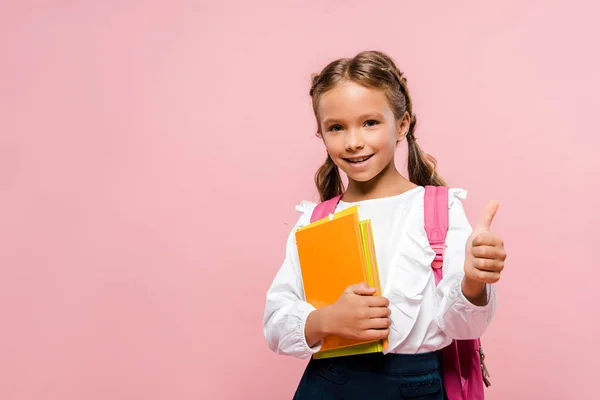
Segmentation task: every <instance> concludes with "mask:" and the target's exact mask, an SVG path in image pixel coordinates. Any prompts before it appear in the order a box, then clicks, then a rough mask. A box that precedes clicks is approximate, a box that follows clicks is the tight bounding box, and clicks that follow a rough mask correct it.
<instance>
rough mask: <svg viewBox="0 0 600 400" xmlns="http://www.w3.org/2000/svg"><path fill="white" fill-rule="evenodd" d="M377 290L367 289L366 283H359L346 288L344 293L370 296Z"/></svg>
mask: <svg viewBox="0 0 600 400" xmlns="http://www.w3.org/2000/svg"><path fill="white" fill-rule="evenodd" d="M376 291H377V289H375V288H372V287H369V286H368V285H367V284H366V283H364V282H360V283H357V284H355V285H352V286H348V288H347V289H346V291H345V292H346V293H348V294H358V295H371V294H373V293H375V292H376Z"/></svg>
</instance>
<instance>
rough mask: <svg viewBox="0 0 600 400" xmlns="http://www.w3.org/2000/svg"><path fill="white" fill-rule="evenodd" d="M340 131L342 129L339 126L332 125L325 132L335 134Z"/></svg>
mask: <svg viewBox="0 0 600 400" xmlns="http://www.w3.org/2000/svg"><path fill="white" fill-rule="evenodd" d="M342 129H343V128H342V126H341V125H340V124H334V125H331V126H330V127H329V129H327V130H328V131H329V132H337V131H341V130H342Z"/></svg>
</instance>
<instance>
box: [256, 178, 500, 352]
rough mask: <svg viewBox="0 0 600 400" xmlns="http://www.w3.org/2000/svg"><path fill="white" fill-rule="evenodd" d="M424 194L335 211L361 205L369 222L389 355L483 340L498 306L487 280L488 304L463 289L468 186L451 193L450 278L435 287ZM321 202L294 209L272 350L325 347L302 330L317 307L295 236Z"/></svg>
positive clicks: (271, 294) (273, 300) (272, 303)
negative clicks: (385, 303)
mask: <svg viewBox="0 0 600 400" xmlns="http://www.w3.org/2000/svg"><path fill="white" fill-rule="evenodd" d="M424 194H425V189H424V188H423V187H417V188H414V189H412V190H409V191H407V192H404V193H402V194H400V195H397V196H392V197H387V198H381V199H372V200H365V201H362V202H357V203H347V202H343V201H342V202H340V203H339V205H338V207H337V209H336V211H340V210H343V209H345V208H348V207H350V206H352V205H356V204H359V216H360V219H370V220H371V224H372V227H373V237H374V243H375V251H376V254H377V262H378V267H379V276H380V280H381V288H382V294H383V296H384V297H386V298H387V299H388V300H389V302H390V306H389V307H390V309H391V319H392V325H391V327H390V335H389V346H388V347H387V349H386V350H385V352H386V353H404V354H413V353H426V352H431V351H436V350H440V349H442V348H444V347H446V346H447V345H449V344H450V343H451V341H452V339H475V338H478V337H480V336H481V335H482V334H483V332H484V331H485V329H486V328H487V326H488V325H489V323H490V321H491V320H492V317H493V315H494V312H495V309H496V292H495V289H494V286H493V285H487V295H488V303H487V305H485V306H476V305H473V304H472V303H471V302H469V301H468V300H467V299H466V298H465V297H464V295H463V293H462V290H461V281H462V279H463V276H464V260H465V244H466V241H467V238H468V237H469V235H470V234H471V226H470V225H469V222H468V220H467V218H466V215H465V211H464V208H463V204H462V202H461V201H460V199H464V198H466V191H464V190H462V189H450V192H449V196H448V197H449V201H448V207H449V210H450V211H449V229H448V235H447V237H446V253H445V257H444V264H443V267H442V268H443V269H442V271H443V275H444V277H443V279H442V281H441V282H440V284H439V285H438V286H437V288H436V286H435V280H434V277H433V272H432V269H431V262H432V261H433V259H434V257H435V253H434V251H433V250H432V249H431V247H430V246H429V241H428V239H427V234H426V233H425V228H424ZM315 206H316V204H315V203H311V202H307V201H304V202H302V203H301V204H300V205H298V206H297V207H296V209H297V210H298V211H300V212H301V213H302V215H301V216H300V219H299V220H298V222H297V223H296V225H295V226H294V228H293V229H292V232H291V233H290V235H289V238H288V241H287V248H286V253H285V259H284V261H283V265H282V266H281V268H280V269H279V271H278V273H277V275H276V276H275V279H274V280H273V283H272V285H271V287H270V288H269V290H268V292H267V296H266V307H265V313H264V319H263V330H264V335H265V338H266V339H267V342H268V344H269V347H270V348H271V349H272V350H273V351H274V352H276V353H278V354H286V355H291V356H294V357H298V358H307V357H309V356H310V355H311V354H313V353H316V352H317V351H319V349H320V345H316V346H314V347H312V348H311V347H309V346H308V344H307V343H306V338H305V335H304V327H305V324H306V319H307V317H308V315H309V314H310V313H311V312H312V311H314V310H315V308H314V307H313V306H312V305H310V304H309V303H307V302H306V301H305V297H304V289H303V286H302V273H301V270H300V262H299V259H298V249H297V247H296V237H295V232H296V230H297V229H298V228H300V227H302V226H304V225H308V224H309V223H310V217H311V214H312V211H313V209H314V207H315ZM357 283H358V282H357ZM340 294H341V293H340Z"/></svg>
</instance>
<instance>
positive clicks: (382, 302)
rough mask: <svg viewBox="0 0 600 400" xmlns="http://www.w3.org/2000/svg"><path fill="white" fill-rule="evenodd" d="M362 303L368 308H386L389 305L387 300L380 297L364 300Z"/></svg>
mask: <svg viewBox="0 0 600 400" xmlns="http://www.w3.org/2000/svg"><path fill="white" fill-rule="evenodd" d="M364 301H365V304H367V305H368V306H369V307H387V306H389V305H390V302H389V300H388V299H386V298H385V297H382V296H372V297H369V298H365V300H364Z"/></svg>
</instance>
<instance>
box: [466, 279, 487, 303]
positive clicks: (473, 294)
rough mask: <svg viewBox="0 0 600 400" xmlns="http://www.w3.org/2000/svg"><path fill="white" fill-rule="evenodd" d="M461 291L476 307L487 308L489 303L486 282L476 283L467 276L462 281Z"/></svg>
mask: <svg viewBox="0 0 600 400" xmlns="http://www.w3.org/2000/svg"><path fill="white" fill-rule="evenodd" d="M461 290H462V293H463V295H464V296H465V297H466V299H467V300H469V302H471V303H472V304H474V305H476V306H485V305H486V304H487V302H488V299H487V291H486V285H485V283H484V282H479V281H475V280H473V279H469V278H467V277H466V276H465V277H464V278H463V280H462V284H461Z"/></svg>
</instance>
